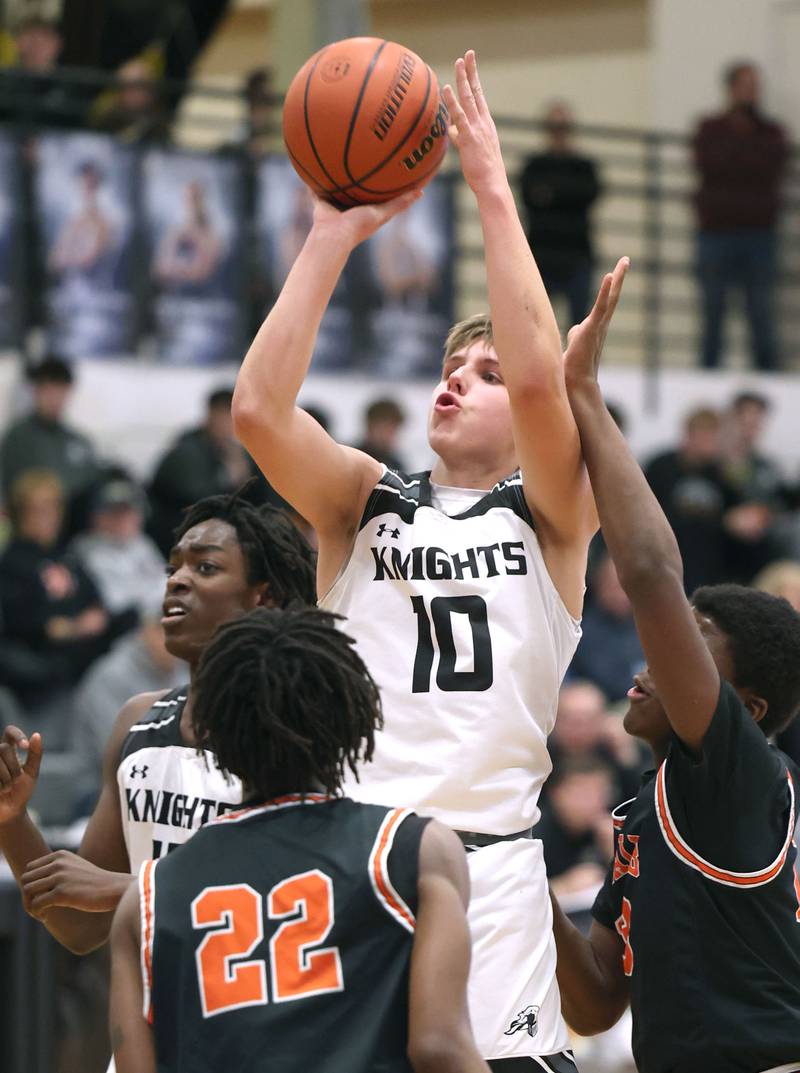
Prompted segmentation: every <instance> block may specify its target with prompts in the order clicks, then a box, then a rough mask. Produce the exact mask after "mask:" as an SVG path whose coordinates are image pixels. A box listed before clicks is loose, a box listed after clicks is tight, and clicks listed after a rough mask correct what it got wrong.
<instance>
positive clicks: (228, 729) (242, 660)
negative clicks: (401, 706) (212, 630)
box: [192, 607, 383, 798]
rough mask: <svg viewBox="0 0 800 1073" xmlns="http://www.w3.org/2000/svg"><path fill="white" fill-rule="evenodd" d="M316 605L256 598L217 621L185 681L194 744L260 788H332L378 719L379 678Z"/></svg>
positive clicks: (359, 754) (363, 750)
mask: <svg viewBox="0 0 800 1073" xmlns="http://www.w3.org/2000/svg"><path fill="white" fill-rule="evenodd" d="M338 617H339V616H337V615H333V614H331V613H330V612H328V611H322V610H319V609H318V608H315V607H293V608H289V609H288V610H285V611H279V610H277V609H276V608H264V607H261V608H257V609H256V610H255V611H250V612H249V613H248V614H246V615H243V616H242V617H241V618H237V619H233V620H232V621H231V622H228V623H226V624H225V625H223V626H221V627H220V628H219V630H218V631H217V632H216V634H215V635H214V638H213V640H212V641H211V643H210V644H209V646H208V647H207V648H206V650H205V653H204V655H203V658H202V659H201V661H200V666H199V668H198V670H197V673H196V676H195V679H194V681H193V683H192V696H193V698H194V702H193V704H194V706H193V709H192V723H193V727H194V732H195V735H196V739H197V742H198V744H199V746H200V747H201V748H204V749H210V750H211V751H212V752H213V753H214V754H215V756H216V760H217V763H218V764H219V766H220V768H221V769H222V770H223V771H224V772H227V773H229V774H231V775H238V776H239V778H240V779H241V780H242V782H243V783H244V785H245V786H246V787H247V788H248V789H249V790H252V791H254V792H256V793H258V794H259V796H261V797H262V798H271V797H275V796H277V795H279V794H282V793H286V792H294V791H300V792H304V791H306V790H311V789H317V788H319V787H322V789H324V790H325V791H326V792H328V793H336V791H337V790H338V789H339V787H340V786H341V783H342V779H343V778H344V775H345V773H346V771H347V770H348V769H349V770H350V771H352V772H353V774H354V775H355V777H356V778H358V772H357V767H356V765H357V764H358V762H359V761H360V760H364V761H368V760H370V759H371V758H372V754H373V751H374V748H375V730H376V728H377V729H379V728H380V727H381V726H382V725H383V716H382V713H381V701H380V693H379V692H378V687H377V686H376V684H375V682H374V681H373V679H372V676H371V675H370V673H369V671H368V670H367V668H366V667H365V665H364V663H363V661H362V659H361V657H360V656H359V655H358V653H357V652H356V649H355V648H354V646H353V640H352V638H350V637H347V636H346V635H345V634H344V633H342V632H341V630H339V629H337V628H336V625H335V623H336V620H337V618H338Z"/></svg>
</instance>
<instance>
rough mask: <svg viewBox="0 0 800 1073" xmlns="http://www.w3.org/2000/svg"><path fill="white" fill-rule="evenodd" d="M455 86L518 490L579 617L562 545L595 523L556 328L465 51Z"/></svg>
mask: <svg viewBox="0 0 800 1073" xmlns="http://www.w3.org/2000/svg"><path fill="white" fill-rule="evenodd" d="M456 89H457V91H458V97H457V98H456V94H455V93H454V92H453V89H452V88H451V87H450V86H446V87H445V89H444V97H445V101H446V103H447V107H448V109H449V110H450V114H451V119H452V122H453V124H454V129H452V128H451V139H452V140H453V141H454V142H455V144H456V146H457V148H458V151H459V154H460V157H461V167H462V170H463V172H464V177H465V179H466V181H467V182H468V183H469V185H470V187H471V188H472V190H473V192H474V193H475V197H476V200H477V203H478V211H479V213H480V218H481V227H482V229H483V242H484V250H485V259H486V275H487V280H488V285H489V307H490V311H491V317H492V331H493V335H494V344H495V349H496V351H497V356H498V358H499V361H500V369H501V372H502V375H503V379H504V381H505V384H506V387H507V388H508V394H509V399H510V402H511V414H512V420H513V426H514V442H515V445H516V449H517V455H518V460H519V464H520V468H521V470H522V478H523V486H524V489H525V496H526V499H527V501H528V505H529V506H530V508H531V511H532V513H533V515H534V518H535V520H536V523H537V531H538V533H539V537H540V540H541V543H542V545H543V549H544V551H545V561H546V562H547V565H548V569H549V570H550V573H551V576H552V577H553V581H554V582H555V584H556V587H557V588H558V589H559V591H560V592H561V595H562V598H563V599H564V601H565V603H566V604H567V606H568V608H569V609H570V610H571V611H572V612H573V613H574V614H579V613H580V606H581V603H582V597H583V573H584V571H583V569H581V570H576V569H575V561H574V559H573V558H572V557H571V556H569V555H567V559H568V561H567V562H566V563H564V562H563V561H562V559H563V558H564V556H563V552H564V551H565V550H567V551H571V550H575V551H576V553H577V555H578V556H581V557H583V556H585V553H586V548H587V546H588V541H589V539H590V537H591V535H592V533H593V532H594V530H595V529H596V527H597V526H596V516H595V513H594V507H593V504H592V498H591V492H590V490H589V485H588V481H587V479H586V471H585V469H584V467H583V463H582V459H581V451H580V440H579V437H578V432H577V429H576V428H575V421H574V419H573V417H572V413H571V411H570V407H569V402H568V400H567V394H566V389H565V385H564V369H563V360H562V354H561V340H560V336H559V331H558V325H557V324H556V320H555V316H554V314H553V310H552V306H551V304H550V300H549V298H548V296H547V292H546V291H545V288H544V284H543V283H542V279H541V276H540V275H539V270H538V269H537V267H536V264H535V262H534V259H533V255H532V253H531V250H530V247H529V245H528V241H527V238H526V237H525V232H524V230H523V227H522V224H521V222H520V219H519V215H518V213H517V209H516V205H515V202H514V196H513V193H512V191H511V187H510V185H509V182H508V176H507V174H506V169H505V165H504V163H503V157H502V153H501V149H500V141H499V139H498V136H497V131H496V129H495V125H494V121H493V120H492V116H491V114H490V112H489V108H488V105H487V103H486V98H485V96H484V93H483V90H482V88H481V84H480V80H479V78H478V68H477V64H476V61H475V53H474V52H472V51H470V52H467V54H466V56H465V58H464V59H463V60H461V59H460V60H458V61H457V62H456ZM550 552H552V553H553V554H550ZM559 553H562V554H559ZM582 565H585V560H584V562H583V563H582Z"/></svg>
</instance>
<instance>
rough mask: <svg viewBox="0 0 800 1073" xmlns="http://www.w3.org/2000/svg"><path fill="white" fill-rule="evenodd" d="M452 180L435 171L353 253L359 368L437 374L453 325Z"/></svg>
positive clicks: (404, 375)
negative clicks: (415, 196) (360, 329)
mask: <svg viewBox="0 0 800 1073" xmlns="http://www.w3.org/2000/svg"><path fill="white" fill-rule="evenodd" d="M453 212H454V205H453V183H452V180H451V179H450V178H449V177H448V176H440V177H437V178H435V179H434V180H433V181H432V182H430V183H428V185H427V186H426V187H425V192H424V194H423V196H422V197H421V198H420V199H419V201H416V202H414V204H413V205H412V206H411V208H410V209H408V210H406V212H402V213H400V214H399V215H397V216H394V217H393V218H392V219H391V220H389V222H388V223H386V224H384V226H383V227H382V228H381V229H380V230H379V231H377V232H376V233H375V234H374V235H373V236H372V237H371V238H370V239H368V240H367V242H366V243H364V245H363V247H361V248H359V249H357V250H356V251H355V255H354V257H353V258H352V265H351V271H352V272H353V273H354V275H356V274H357V282H356V284H355V285H354V287H353V293H354V295H355V297H356V301H357V304H356V308H355V311H354V312H355V315H356V317H357V318H358V319H359V320H360V319H361V318H364V319H365V320H366V332H365V337H364V340H363V343H362V347H363V349H362V355H363V371H364V372H365V373H374V375H376V376H381V377H389V378H393V379H399V380H405V379H413V378H428V377H431V376H436V375H437V374H438V373H439V370H440V369H441V365H442V347H443V344H444V340H445V337H446V335H447V332H448V331H449V329H450V327H451V325H452V323H453V305H454V302H453V257H454V251H453V247H454V231H455V228H454V218H453Z"/></svg>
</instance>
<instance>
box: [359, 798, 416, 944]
mask: <svg viewBox="0 0 800 1073" xmlns="http://www.w3.org/2000/svg"><path fill="white" fill-rule="evenodd" d="M411 812H412V810H411V809H408V808H404V809H392V811H391V812H389V813H387V815H386V818H385V819H384V821H383V823H382V824H381V826H380V828H379V830H378V834H377V836H376V838H375V844H374V846H373V847H372V852H371V853H370V855H369V877H370V880H371V881H372V888H373V890H374V891H375V894H376V896H377V898H378V901H379V902H381V904H382V905H383V906H384V908H385V909H386V910H387V912H388V913H389V914H390V916H393V917H394V918H395V920H396V921H397V922H398V924H401V925H402V926H403V927H404V928H405V929H406V930H407V931H410V932H413V931H414V929H415V927H416V920H415V919H414V914H413V913H412V912H411V910H410V909H409V907H408V906H407V905H406V903H405V902H404V901H403V899H402V898H401V897H400V895H399V894H398V893H397V891H396V890H395V889H394V886H393V885H392V881H391V879H390V878H389V868H388V863H389V853H390V852H391V849H392V844H393V842H394V836H395V835H396V833H397V830H398V828H399V826H400V824H401V823H402V822H403V820H404V819H405V818H406V816H410V815H411Z"/></svg>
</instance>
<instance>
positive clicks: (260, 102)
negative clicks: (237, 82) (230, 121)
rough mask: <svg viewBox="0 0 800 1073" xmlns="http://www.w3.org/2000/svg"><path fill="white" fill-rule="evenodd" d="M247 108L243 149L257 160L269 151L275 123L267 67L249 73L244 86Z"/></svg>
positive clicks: (271, 90)
mask: <svg viewBox="0 0 800 1073" xmlns="http://www.w3.org/2000/svg"><path fill="white" fill-rule="evenodd" d="M243 96H244V101H245V106H246V108H247V116H246V119H245V139H244V147H245V151H246V152H247V154H248V156H250V157H253V158H258V157H262V156H264V155H265V154H266V153H268V152H269V150H270V143H271V142H273V141H274V139H273V138H272V137H271V132H272V127H273V125H274V123H275V100H276V98H275V89H274V87H273V78H272V71H271V69H270V68H269V67H258V68H256V70H254V71H251V72H250V74H249V75H248V76H247V80H246V81H245V84H244V93H243Z"/></svg>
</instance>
